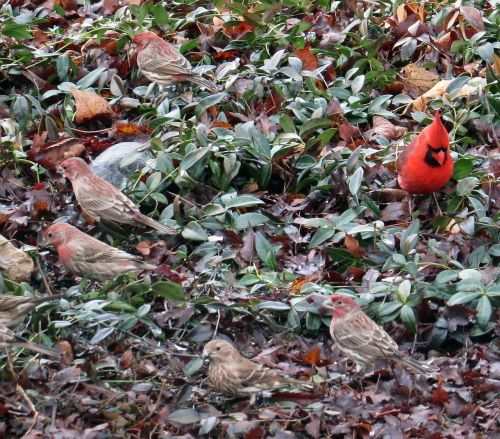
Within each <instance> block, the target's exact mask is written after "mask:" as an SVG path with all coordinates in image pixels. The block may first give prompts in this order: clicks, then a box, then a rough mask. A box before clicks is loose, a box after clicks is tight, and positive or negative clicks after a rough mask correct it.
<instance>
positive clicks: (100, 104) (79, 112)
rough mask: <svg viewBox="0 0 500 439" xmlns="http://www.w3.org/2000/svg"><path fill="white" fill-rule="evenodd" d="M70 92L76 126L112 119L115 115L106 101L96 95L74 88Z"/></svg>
mask: <svg viewBox="0 0 500 439" xmlns="http://www.w3.org/2000/svg"><path fill="white" fill-rule="evenodd" d="M70 92H71V94H72V95H73V97H74V98H75V107H76V112H75V122H76V123H77V124H79V125H80V124H83V123H85V122H88V121H90V120H92V119H97V118H105V119H112V118H113V116H114V115H115V113H114V112H113V110H112V109H111V106H110V105H109V104H108V101H107V100H106V99H104V98H103V97H101V96H99V95H98V94H95V93H92V92H90V91H84V90H78V89H76V88H73V89H71V90H70Z"/></svg>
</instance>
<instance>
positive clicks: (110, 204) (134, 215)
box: [58, 157, 177, 235]
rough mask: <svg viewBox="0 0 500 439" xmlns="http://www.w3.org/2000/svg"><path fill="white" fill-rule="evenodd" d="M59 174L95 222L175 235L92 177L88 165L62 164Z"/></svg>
mask: <svg viewBox="0 0 500 439" xmlns="http://www.w3.org/2000/svg"><path fill="white" fill-rule="evenodd" d="M58 169H59V172H60V173H61V174H62V175H64V176H65V177H66V178H67V179H68V180H70V181H71V184H72V186H73V192H74V194H75V197H76V200H77V201H78V203H79V204H80V207H81V208H82V209H83V210H84V211H85V212H86V213H87V214H88V215H89V216H91V217H92V218H94V219H95V220H97V221H101V220H105V221H111V222H115V223H121V224H143V225H145V226H148V227H152V228H153V229H156V230H158V231H160V232H163V233H166V234H168V235H175V234H177V231H175V230H174V229H172V228H170V227H167V226H164V225H163V224H160V223H159V222H157V221H155V220H154V219H152V218H150V217H149V216H146V215H144V214H142V213H141V212H140V210H139V208H138V207H137V206H136V205H135V204H134V203H133V202H132V200H130V199H129V198H128V197H127V196H125V195H124V194H123V193H121V192H120V191H119V190H118V189H117V188H115V187H114V186H113V185H112V184H110V183H108V182H107V181H106V180H104V179H102V178H101V177H98V176H97V175H95V174H94V173H93V172H92V170H91V169H90V167H89V165H87V163H85V161H84V160H83V159H81V158H79V157H72V158H69V159H66V160H64V161H63V162H62V163H61V164H60V165H59V168H58Z"/></svg>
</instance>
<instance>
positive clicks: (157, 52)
mask: <svg viewBox="0 0 500 439" xmlns="http://www.w3.org/2000/svg"><path fill="white" fill-rule="evenodd" d="M132 44H135V45H136V49H135V50H136V52H137V64H138V66H139V68H140V69H141V72H142V74H143V75H144V76H145V77H146V78H148V79H149V80H150V81H152V82H156V83H157V84H159V85H168V84H172V83H175V82H193V83H195V84H197V85H200V86H202V87H205V88H206V89H208V90H209V91H210V92H216V91H217V86H216V85H215V84H214V83H213V82H211V81H209V80H207V79H205V78H203V77H202V76H200V75H197V74H195V73H193V71H192V67H191V64H190V63H189V61H188V60H187V59H186V58H185V57H184V56H182V55H181V53H180V52H179V51H178V50H177V49H175V48H174V47H173V46H172V45H170V44H169V43H167V42H166V41H165V40H163V39H162V38H160V37H159V36H158V35H156V34H154V33H153V32H141V33H140V34H137V35H136V36H135V37H134V38H132Z"/></svg>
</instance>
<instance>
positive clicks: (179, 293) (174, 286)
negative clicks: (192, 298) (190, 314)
mask: <svg viewBox="0 0 500 439" xmlns="http://www.w3.org/2000/svg"><path fill="white" fill-rule="evenodd" d="M151 289H152V290H153V293H154V294H155V295H156V296H158V297H163V298H165V299H168V300H175V301H178V302H182V301H184V300H186V296H185V294H184V289H183V288H182V285H180V284H178V283H177V282H172V281H171V280H164V281H161V282H157V283H155V284H153V286H152V287H151Z"/></svg>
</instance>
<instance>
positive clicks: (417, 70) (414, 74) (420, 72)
mask: <svg viewBox="0 0 500 439" xmlns="http://www.w3.org/2000/svg"><path fill="white" fill-rule="evenodd" d="M403 73H404V77H403V84H404V90H405V92H406V93H407V94H408V95H410V96H411V97H412V98H414V99H415V98H417V97H418V96H420V95H422V94H423V93H425V92H426V91H428V90H430V89H431V88H432V87H434V85H435V84H436V83H437V82H438V81H439V75H438V74H437V73H436V72H434V71H430V70H426V69H424V68H422V67H420V66H417V65H416V64H409V65H407V66H406V67H405V68H404V69H403Z"/></svg>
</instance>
